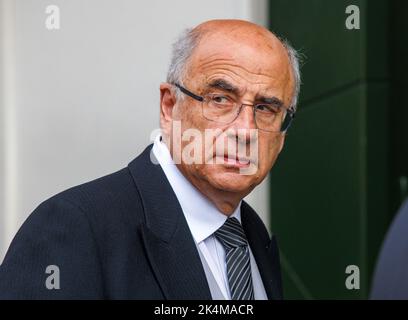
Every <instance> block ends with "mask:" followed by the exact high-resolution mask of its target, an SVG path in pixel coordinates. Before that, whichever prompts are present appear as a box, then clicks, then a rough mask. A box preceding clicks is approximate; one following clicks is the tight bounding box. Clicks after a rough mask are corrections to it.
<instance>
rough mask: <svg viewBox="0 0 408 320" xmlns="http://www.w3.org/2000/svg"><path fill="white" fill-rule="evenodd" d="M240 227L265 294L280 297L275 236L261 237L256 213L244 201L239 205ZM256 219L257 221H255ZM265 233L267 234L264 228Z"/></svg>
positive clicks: (275, 298) (280, 288)
mask: <svg viewBox="0 0 408 320" xmlns="http://www.w3.org/2000/svg"><path fill="white" fill-rule="evenodd" d="M241 220H242V227H243V228H244V230H245V234H246V236H247V238H248V242H249V245H250V247H251V250H252V253H253V255H254V257H255V260H256V264H257V266H258V269H259V273H260V274H261V278H262V282H263V285H264V287H265V291H266V294H267V296H268V299H270V300H281V299H282V279H281V271H280V262H279V250H278V246H277V243H276V238H275V236H272V238H271V239H269V238H268V237H263V236H262V233H261V232H260V231H261V230H262V229H260V227H261V228H263V226H262V225H261V223H262V222H261V221H260V219H259V217H258V216H257V215H256V213H255V212H254V211H253V210H252V209H251V208H250V207H249V205H248V204H246V203H245V202H244V201H243V202H242V206H241ZM257 221H259V222H258V223H257ZM265 233H266V234H267V232H266V230H265Z"/></svg>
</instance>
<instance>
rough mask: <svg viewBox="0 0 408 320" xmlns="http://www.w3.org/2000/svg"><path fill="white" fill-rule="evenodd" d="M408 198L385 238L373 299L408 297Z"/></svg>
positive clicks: (372, 294)
mask: <svg viewBox="0 0 408 320" xmlns="http://www.w3.org/2000/svg"><path fill="white" fill-rule="evenodd" d="M407 228H408V200H407V201H406V202H405V204H404V205H403V206H402V207H401V210H400V211H399V213H398V214H397V215H396V217H395V219H394V221H393V223H392V225H391V227H390V229H389V230H388V233H387V236H386V238H385V240H384V243H383V246H382V249H381V252H380V255H379V258H378V261H377V267H376V271H375V274H374V279H373V284H372V290H371V298H372V299H408V232H407Z"/></svg>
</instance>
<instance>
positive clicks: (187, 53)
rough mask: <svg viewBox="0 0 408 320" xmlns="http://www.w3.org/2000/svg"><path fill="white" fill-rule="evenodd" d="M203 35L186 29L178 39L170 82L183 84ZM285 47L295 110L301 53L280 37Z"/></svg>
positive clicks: (298, 88)
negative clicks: (190, 61)
mask: <svg viewBox="0 0 408 320" xmlns="http://www.w3.org/2000/svg"><path fill="white" fill-rule="evenodd" d="M202 36H203V31H196V30H194V29H192V28H188V29H185V30H184V31H183V32H182V33H181V34H180V36H179V37H178V38H177V40H176V41H175V42H174V44H173V50H172V54H171V60H170V66H169V70H168V72H167V82H168V83H173V84H175V83H178V84H180V85H183V80H184V78H185V75H186V72H187V66H188V63H189V60H190V58H191V56H192V53H193V51H194V49H195V48H196V47H197V45H198V43H199V41H200V39H201V37H202ZM278 39H279V40H280V41H281V42H282V44H283V46H284V47H285V49H286V51H287V53H288V57H289V62H290V64H291V67H292V73H293V75H294V81H295V87H294V92H293V96H292V99H291V104H290V105H291V107H293V108H294V109H295V110H296V108H297V103H298V96H299V92H300V84H301V77H300V68H299V65H300V55H299V53H298V52H297V51H296V50H295V49H294V48H293V47H292V46H291V45H290V43H289V42H288V41H287V40H285V39H281V38H279V37H278ZM175 93H176V96H177V99H182V96H181V94H180V91H179V90H176V91H175Z"/></svg>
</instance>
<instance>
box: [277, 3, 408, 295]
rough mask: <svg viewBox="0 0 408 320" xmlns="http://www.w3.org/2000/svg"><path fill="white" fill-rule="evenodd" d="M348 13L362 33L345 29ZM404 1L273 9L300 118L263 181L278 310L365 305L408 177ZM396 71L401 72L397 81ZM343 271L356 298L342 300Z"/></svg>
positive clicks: (284, 5)
mask: <svg viewBox="0 0 408 320" xmlns="http://www.w3.org/2000/svg"><path fill="white" fill-rule="evenodd" d="M348 5H357V6H358V7H359V9H360V29H359V30H349V29H347V28H346V26H345V21H346V18H347V17H348V16H349V15H350V14H347V13H346V12H345V10H346V7H347V6H348ZM407 15H408V1H403V0H392V1H389V0H388V1H386V0H376V1H372V0H371V1H368V0H360V1H343V0H335V1H327V0H307V1H305V0H270V1H269V17H270V29H271V30H272V31H274V32H276V33H277V34H279V35H281V36H282V37H284V38H287V39H288V40H289V41H290V42H291V44H292V45H293V46H294V47H295V48H296V49H298V50H300V52H301V53H302V54H303V55H304V56H305V59H304V64H303V66H302V69H301V70H302V82H303V84H302V87H301V97H300V104H299V111H298V113H297V115H296V119H295V121H294V124H293V125H292V127H291V129H290V130H289V132H288V135H287V139H286V145H285V148H284V150H283V151H282V154H281V156H280V158H279V159H278V162H277V164H276V165H275V167H274V169H273V170H272V172H271V179H270V180H271V198H270V199H271V230H272V232H273V233H275V234H276V235H277V237H278V241H279V245H280V248H281V260H282V267H283V281H284V293H285V298H286V299H366V298H368V296H369V292H370V285H371V278H372V274H373V270H374V268H375V262H376V258H377V254H378V252H379V249H380V248H381V243H382V240H383V238H384V235H385V232H386V230H387V228H388V226H389V223H390V222H391V220H392V218H393V216H394V214H395V213H396V211H397V209H398V207H399V205H400V204H401V202H402V199H403V198H404V197H405V196H406V195H407V177H408V126H407V122H408V121H407V120H408V108H407V107H408V98H407V95H406V91H405V90H406V88H408V80H407V77H406V76H404V75H405V74H406V72H407V71H408V22H407V20H408V19H407V18H406V17H405V16H407ZM404 71H405V73H404ZM348 265H356V266H358V267H359V269H360V289H359V290H348V289H347V288H346V286H345V280H346V277H347V276H348V274H346V273H345V271H346V267H347V266H348Z"/></svg>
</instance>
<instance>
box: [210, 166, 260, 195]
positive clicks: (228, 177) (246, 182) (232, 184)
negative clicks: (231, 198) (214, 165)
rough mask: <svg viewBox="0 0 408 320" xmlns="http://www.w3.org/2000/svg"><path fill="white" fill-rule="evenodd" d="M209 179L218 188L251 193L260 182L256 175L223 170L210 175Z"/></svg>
mask: <svg viewBox="0 0 408 320" xmlns="http://www.w3.org/2000/svg"><path fill="white" fill-rule="evenodd" d="M208 180H209V182H210V184H211V185H212V186H214V187H215V188H217V189H220V190H224V191H229V192H239V193H246V194H247V193H249V192H251V190H252V189H253V188H254V187H255V186H256V185H257V184H258V183H257V181H256V180H257V179H256V176H255V175H252V176H251V175H242V174H240V173H239V172H234V171H222V172H216V173H212V174H209V175H208Z"/></svg>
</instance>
